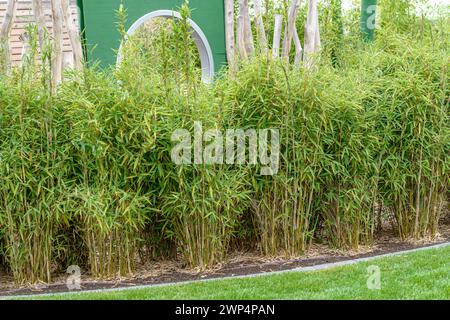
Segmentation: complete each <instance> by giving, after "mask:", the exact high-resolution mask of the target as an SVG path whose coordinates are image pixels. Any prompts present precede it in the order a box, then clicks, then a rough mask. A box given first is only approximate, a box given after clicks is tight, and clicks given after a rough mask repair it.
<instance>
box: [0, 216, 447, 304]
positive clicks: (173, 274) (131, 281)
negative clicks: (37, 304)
mask: <svg viewBox="0 0 450 320" xmlns="http://www.w3.org/2000/svg"><path fill="white" fill-rule="evenodd" d="M449 218H450V216H449ZM448 220H450V219H448ZM390 234H391V233H387V232H386V233H385V234H381V235H380V236H379V237H378V239H377V241H376V242H375V244H374V245H372V246H367V247H362V248H361V249H360V250H358V251H353V252H352V251H350V252H349V251H345V252H344V251H339V250H332V249H330V248H328V247H327V246H326V245H317V244H316V245H313V246H312V248H311V249H310V250H309V251H308V253H307V254H305V255H304V256H302V257H300V258H298V259H289V260H286V259H282V258H273V259H267V258H263V257H261V256H260V255H258V254H257V253H255V252H241V253H235V254H233V255H231V256H230V257H229V259H228V261H227V262H226V263H224V264H223V265H220V266H218V267H216V268H215V269H214V270H209V271H203V272H200V271H196V270H186V269H185V268H183V266H182V262H181V261H159V262H152V263H150V264H149V265H145V266H140V267H139V268H138V271H137V272H136V275H135V276H134V277H130V278H121V279H112V280H103V281H96V280H94V279H90V278H89V276H88V275H84V274H83V275H82V277H81V281H82V285H81V287H82V290H86V291H89V290H98V289H112V288H127V287H134V286H142V285H156V284H166V283H167V284H168V283H176V282H183V281H194V280H205V279H215V278H222V277H235V276H243V275H251V274H263V273H267V272H273V271H284V270H291V269H295V268H301V267H309V266H315V265H321V264H326V263H333V262H341V261H346V260H351V259H358V258H366V257H374V256H378V255H383V254H387V253H393V252H400V251H405V250H411V249H415V248H422V247H428V246H432V245H435V244H439V243H446V242H449V241H450V221H446V222H445V223H444V225H443V226H442V227H441V232H440V235H439V237H438V238H436V239H434V240H421V241H401V240H400V239H398V238H393V237H392V236H391V235H390ZM54 279H55V283H53V284H50V285H46V284H42V285H29V286H22V287H17V286H16V285H14V283H13V281H12V278H11V276H10V275H7V274H5V273H4V272H2V271H1V270H0V296H15V295H35V294H45V293H61V292H68V291H69V290H68V288H67V286H66V284H65V281H66V279H67V275H56V276H55V278H54Z"/></svg>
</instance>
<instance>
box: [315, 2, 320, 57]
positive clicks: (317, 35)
mask: <svg viewBox="0 0 450 320" xmlns="http://www.w3.org/2000/svg"><path fill="white" fill-rule="evenodd" d="M315 20H316V30H315V40H314V50H315V52H319V51H320V48H321V46H322V42H321V40H320V25H319V11H317V16H316V19H315Z"/></svg>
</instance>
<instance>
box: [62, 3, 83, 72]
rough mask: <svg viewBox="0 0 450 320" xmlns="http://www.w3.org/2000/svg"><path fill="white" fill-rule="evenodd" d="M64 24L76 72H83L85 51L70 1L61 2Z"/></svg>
mask: <svg viewBox="0 0 450 320" xmlns="http://www.w3.org/2000/svg"><path fill="white" fill-rule="evenodd" d="M61 7H62V13H63V17H64V22H65V24H66V27H67V31H68V33H69V38H70V44H71V45H72V53H73V65H74V68H75V70H81V69H82V67H83V49H82V48H81V39H80V31H79V29H78V27H77V26H76V24H75V22H74V21H73V18H72V14H71V10H70V1H68V0H61Z"/></svg>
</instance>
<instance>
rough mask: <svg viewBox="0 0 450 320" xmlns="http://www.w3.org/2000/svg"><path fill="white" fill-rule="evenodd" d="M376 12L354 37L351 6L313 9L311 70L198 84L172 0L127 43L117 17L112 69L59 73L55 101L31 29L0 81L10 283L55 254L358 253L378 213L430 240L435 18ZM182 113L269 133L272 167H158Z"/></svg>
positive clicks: (434, 206)
mask: <svg viewBox="0 0 450 320" xmlns="http://www.w3.org/2000/svg"><path fill="white" fill-rule="evenodd" d="M390 4H391V5H392V3H390ZM390 4H389V2H384V3H383V4H382V5H383V6H384V7H383V8H384V9H383V11H382V14H383V15H384V18H383V19H384V20H382V21H385V22H383V23H382V29H381V30H379V31H378V33H377V40H376V42H375V43H373V44H370V45H366V44H363V43H362V42H360V41H359V40H357V39H358V38H357V36H355V35H356V33H357V23H358V22H357V21H358V20H357V19H355V15H354V12H351V13H350V14H349V15H346V16H343V17H339V11H340V10H339V9H338V8H339V7H340V1H331V2H330V6H328V7H327V6H324V7H322V9H321V12H322V17H321V21H325V22H326V24H327V25H329V26H330V29H329V30H326V31H325V32H324V33H323V35H324V37H323V39H324V42H323V43H324V50H323V51H322V53H321V55H322V59H320V60H318V65H317V70H304V69H303V68H298V69H297V68H296V69H294V68H290V67H288V66H287V65H286V64H284V63H282V62H281V61H279V60H271V59H268V57H267V56H264V57H262V56H255V57H254V58H252V59H250V60H247V61H242V62H241V63H240V64H239V70H237V71H236V72H234V73H228V72H227V71H226V70H224V72H223V73H222V74H221V75H220V76H219V77H218V79H217V80H216V82H215V83H214V84H213V85H205V84H203V83H202V82H201V70H200V68H199V60H198V52H197V49H196V47H195V44H194V43H193V41H192V39H191V37H190V32H191V31H190V28H189V25H188V21H187V19H188V17H189V10H188V8H187V6H183V7H182V8H181V9H180V11H181V13H182V19H181V20H179V21H178V20H171V19H169V20H162V21H159V22H157V23H155V24H153V25H150V26H146V28H149V29H145V28H144V29H143V30H141V31H140V32H138V33H137V34H136V36H134V37H130V38H127V37H126V35H125V32H124V30H125V28H124V25H125V18H126V12H125V11H124V10H123V9H121V10H119V12H118V14H119V17H120V18H119V21H120V23H119V30H121V31H122V35H123V37H124V43H123V47H122V51H121V54H122V61H121V63H120V65H119V66H118V67H117V68H116V69H114V70H104V71H100V70H96V69H95V67H91V68H86V69H85V70H83V72H82V73H75V72H70V71H69V72H67V73H66V74H65V81H64V82H63V83H62V84H61V85H60V86H59V88H58V90H57V92H55V93H54V94H53V93H52V91H51V88H50V85H49V83H50V81H49V70H50V65H49V61H51V59H50V57H51V55H50V53H49V50H47V51H45V53H44V55H43V58H42V61H41V63H40V64H36V63H35V55H33V54H35V53H36V45H35V41H36V40H35V36H34V37H32V38H33V39H34V40H32V42H31V43H32V44H33V43H34V45H32V46H31V47H32V50H31V52H30V56H29V57H27V59H25V64H24V65H23V66H22V67H21V68H16V69H15V70H14V71H13V73H12V74H11V75H10V76H8V77H3V78H1V79H0V243H1V245H0V248H1V250H2V251H1V256H2V260H4V261H3V262H4V263H5V264H6V266H7V267H8V269H9V270H10V271H11V272H12V274H13V275H14V278H15V279H16V281H17V282H20V283H25V282H38V281H50V280H51V275H52V273H53V272H55V271H56V270H64V269H66V268H67V267H68V266H69V265H71V264H78V265H83V266H85V267H88V268H89V270H90V272H91V274H92V275H93V276H95V277H113V276H117V275H121V276H123V275H129V274H132V273H133V272H134V271H135V268H136V264H137V263H140V262H144V261H146V260H147V259H149V258H159V257H161V256H164V257H167V256H169V257H171V258H174V257H176V255H177V254H179V255H180V257H181V258H182V259H183V261H184V262H185V263H186V264H187V265H189V266H190V267H199V268H201V269H206V268H211V267H213V266H214V265H215V264H217V263H220V262H222V261H223V260H224V259H226V255H227V253H228V252H229V251H230V250H231V249H232V248H235V247H238V248H249V247H257V248H258V249H259V250H260V251H261V252H262V253H263V254H265V255H268V256H275V255H284V256H293V257H297V256H299V255H301V254H302V253H304V252H305V251H306V250H308V247H309V245H310V244H311V243H312V242H314V241H322V242H327V243H328V244H329V245H330V246H333V247H337V248H355V249H357V248H358V246H359V245H361V244H365V243H370V242H372V241H373V238H374V233H375V229H376V228H375V227H376V224H377V223H379V222H380V221H379V219H380V216H379V215H378V211H377V210H376V209H378V208H379V207H380V206H381V205H382V206H383V207H384V208H385V209H386V210H385V211H386V212H387V214H386V216H383V218H384V219H385V220H383V221H381V222H392V223H393V224H394V225H395V229H396V230H395V231H396V232H397V234H398V235H399V236H400V237H402V238H409V237H416V238H420V237H425V236H435V235H436V234H437V232H438V227H439V225H438V224H439V218H440V216H441V212H442V210H441V208H442V203H443V200H444V196H445V194H446V192H448V181H449V166H448V163H449V161H448V160H449V159H448V154H449V126H448V121H447V118H448V101H449V89H448V81H447V80H448V48H447V46H448V39H449V33H448V28H445V27H444V26H445V25H446V24H445V21H448V18H445V17H439V18H438V19H437V20H435V21H433V22H432V21H430V20H428V19H427V18H426V17H422V18H420V19H419V18H417V17H415V16H412V15H411V10H412V9H411V8H410V7H409V6H407V7H405V9H404V10H403V11H402V10H400V11H398V12H395V15H400V17H399V19H398V20H393V21H391V18H389V17H390V14H394V7H390V6H389V5H390ZM405 6H406V5H405ZM402 8H403V7H402ZM303 9H304V8H303ZM303 9H302V10H303ZM303 11H304V10H303ZM303 11H302V12H303ZM275 12H276V10H270V11H269V13H268V16H270V15H273V14H274V13H275ZM302 14H303V13H302ZM265 18H267V17H265ZM341 19H342V22H341ZM395 21H398V23H395ZM405 21H406V22H405ZM409 21H412V23H413V24H412V26H414V28H415V30H414V31H411V30H410V27H408V28H409V29H408V28H407V26H408V23H409ZM341 26H343V27H344V28H345V30H347V31H348V32H347V33H344V34H342V33H341ZM161 29H162V30H161ZM149 31H151V32H149ZM158 31H160V32H158ZM358 32H359V31H358ZM30 33H31V34H34V33H35V31H33V30H31V29H30ZM269 34H270V32H269ZM358 37H359V35H358ZM33 41H34V42H33ZM33 52H34V53H33ZM195 122H202V124H203V129H204V130H205V131H206V130H208V129H217V130H220V131H222V132H224V131H225V130H226V129H244V130H247V129H256V130H258V129H278V130H279V135H280V165H279V170H278V173H277V174H276V175H274V176H262V175H261V174H260V172H261V164H257V165H255V164H253V165H250V164H249V163H244V164H240V165H225V164H224V165H203V164H184V165H176V164H174V163H173V162H172V159H171V151H172V148H173V146H174V142H173V141H171V138H172V133H173V132H174V131H175V130H177V129H185V130H187V131H188V132H189V133H191V134H193V133H194V128H195ZM272 151H273V150H272Z"/></svg>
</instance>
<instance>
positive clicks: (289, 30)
mask: <svg viewBox="0 0 450 320" xmlns="http://www.w3.org/2000/svg"><path fill="white" fill-rule="evenodd" d="M299 6H300V0H292V2H291V5H290V6H289V13H288V21H287V23H286V25H287V26H286V30H285V32H284V40H283V57H284V58H285V59H286V61H287V62H289V54H290V52H291V45H292V38H293V37H294V33H295V29H296V25H295V21H296V20H297V12H298V8H299Z"/></svg>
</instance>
